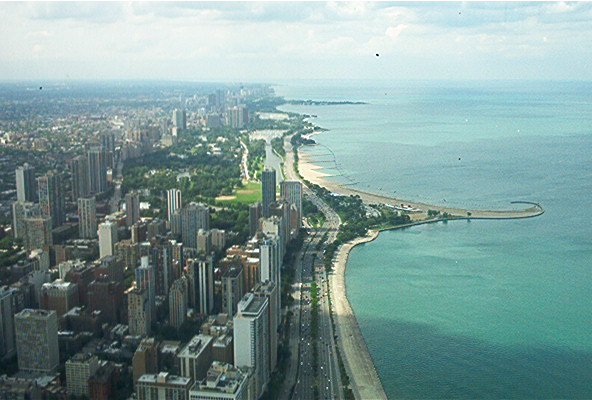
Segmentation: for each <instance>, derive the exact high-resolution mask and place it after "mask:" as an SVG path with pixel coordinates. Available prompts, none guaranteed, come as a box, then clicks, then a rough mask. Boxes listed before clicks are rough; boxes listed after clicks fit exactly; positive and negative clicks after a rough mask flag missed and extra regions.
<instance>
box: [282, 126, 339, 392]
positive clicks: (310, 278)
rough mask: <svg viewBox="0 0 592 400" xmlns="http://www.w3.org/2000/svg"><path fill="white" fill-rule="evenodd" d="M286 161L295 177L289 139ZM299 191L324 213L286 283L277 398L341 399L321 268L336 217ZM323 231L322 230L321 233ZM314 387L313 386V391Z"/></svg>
mask: <svg viewBox="0 0 592 400" xmlns="http://www.w3.org/2000/svg"><path fill="white" fill-rule="evenodd" d="M285 148H286V160H285V163H284V171H285V174H286V179H290V180H298V176H297V175H296V173H295V171H294V169H293V157H292V151H291V145H290V142H289V138H287V139H286V142H285ZM304 195H305V196H306V197H307V198H308V199H309V200H310V201H312V202H313V203H314V204H315V205H316V206H317V207H318V208H319V210H321V212H323V214H324V215H325V222H324V224H323V225H322V226H321V227H310V228H309V229H308V232H309V233H308V235H307V237H306V239H305V241H304V244H303V246H302V249H301V251H300V253H299V254H298V255H297V262H296V264H295V268H296V273H295V281H294V284H293V286H292V295H293V296H294V300H295V301H294V304H293V306H292V309H291V311H292V312H293V314H294V315H293V317H292V324H291V328H290V329H291V331H290V350H291V353H292V357H291V362H290V364H289V367H288V370H287V373H286V379H285V383H284V387H283V390H282V392H281V393H280V398H282V399H314V398H319V399H335V398H338V399H342V398H343V387H342V382H341V376H340V373H339V366H338V363H337V349H336V344H335V336H334V333H333V326H332V324H331V317H330V305H329V297H328V282H327V275H326V273H325V269H324V258H323V253H324V250H325V246H326V245H327V244H329V243H331V242H333V241H334V240H335V238H336V236H337V232H338V229H339V225H340V224H341V220H340V218H339V216H338V215H337V214H336V213H335V212H334V211H333V210H332V209H331V208H329V207H328V206H327V205H326V204H325V203H324V202H323V201H322V200H321V199H320V198H318V197H317V196H316V195H315V194H314V193H313V192H312V191H311V190H310V189H308V188H306V187H304ZM325 234H327V235H326V236H325ZM313 282H316V286H317V289H318V331H317V335H316V337H315V338H316V349H317V368H316V371H315V369H314V364H315V363H314V347H315V340H313V331H312V326H311V322H312V312H313V304H312V297H311V285H312V283H313ZM315 388H316V390H315Z"/></svg>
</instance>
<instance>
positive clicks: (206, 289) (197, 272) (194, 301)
mask: <svg viewBox="0 0 592 400" xmlns="http://www.w3.org/2000/svg"><path fill="white" fill-rule="evenodd" d="M187 269H188V273H187V275H188V278H189V304H190V306H191V307H192V308H193V309H194V311H195V312H197V313H199V314H204V315H208V314H210V313H211V312H212V309H213V308H214V260H213V258H212V257H211V256H208V257H202V258H200V259H189V260H187Z"/></svg>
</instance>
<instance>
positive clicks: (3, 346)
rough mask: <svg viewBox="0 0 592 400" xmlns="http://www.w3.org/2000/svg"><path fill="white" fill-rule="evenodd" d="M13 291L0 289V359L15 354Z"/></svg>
mask: <svg viewBox="0 0 592 400" xmlns="http://www.w3.org/2000/svg"><path fill="white" fill-rule="evenodd" d="M13 291H15V289H7V288H5V287H0V359H3V358H4V357H7V358H8V357H12V356H13V355H14V353H15V352H16V342H15V337H14V317H13V315H14V314H15V309H14V306H13V298H12V297H13Z"/></svg>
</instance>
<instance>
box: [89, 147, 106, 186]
mask: <svg viewBox="0 0 592 400" xmlns="http://www.w3.org/2000/svg"><path fill="white" fill-rule="evenodd" d="M86 157H87V161H88V177H89V179H88V182H89V193H90V194H95V193H103V192H104V191H105V190H107V157H106V155H105V150H104V149H103V148H102V147H101V146H93V147H91V148H90V149H89V150H88V151H87V153H86Z"/></svg>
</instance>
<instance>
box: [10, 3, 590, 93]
mask: <svg viewBox="0 0 592 400" xmlns="http://www.w3.org/2000/svg"><path fill="white" fill-rule="evenodd" d="M0 16H1V17H2V20H3V21H4V23H3V24H2V27H0V35H1V36H2V37H3V39H4V40H3V41H2V43H1V44H0V60H1V61H2V63H0V65H1V66H0V76H2V77H3V79H4V80H20V79H27V80H29V79H31V80H37V79H40V80H44V79H50V80H65V81H68V80H78V79H83V80H86V79H158V80H190V81H213V80H214V81H215V80H224V81H228V80H233V81H244V82H247V81H282V80H286V79H329V78H334V79H425V78H430V79H431V78H433V79H461V78H462V79H465V78H466V79H524V78H528V79H568V80H586V79H591V78H592V72H591V71H592V68H590V65H589V61H588V60H590V59H592V54H590V53H591V52H592V50H591V49H590V47H589V46H587V43H589V42H590V39H592V28H591V27H590V25H589V21H590V19H591V17H592V5H591V4H590V3H586V2H577V3H564V2H542V3H539V2H525V3H519V2H505V3H497V2H463V3H456V2H441V3H440V2H439V3H427V2H397V3H390V2H370V3H349V2H341V1H340V2H327V3H325V2H238V3H235V2H177V3H163V2H147V3H144V2H92V3H91V2H88V3H87V2H85V3H80V2H68V3H62V2H45V3H33V2H16V3H2V4H1V5H0Z"/></svg>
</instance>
